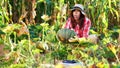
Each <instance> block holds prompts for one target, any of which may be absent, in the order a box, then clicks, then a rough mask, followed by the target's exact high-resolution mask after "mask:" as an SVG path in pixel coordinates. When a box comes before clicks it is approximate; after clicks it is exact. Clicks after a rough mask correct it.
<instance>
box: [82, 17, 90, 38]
mask: <svg viewBox="0 0 120 68" xmlns="http://www.w3.org/2000/svg"><path fill="white" fill-rule="evenodd" d="M90 27H91V21H90V20H89V19H88V18H86V19H85V24H84V30H83V37H86V38H87V37H88V35H89V31H90Z"/></svg>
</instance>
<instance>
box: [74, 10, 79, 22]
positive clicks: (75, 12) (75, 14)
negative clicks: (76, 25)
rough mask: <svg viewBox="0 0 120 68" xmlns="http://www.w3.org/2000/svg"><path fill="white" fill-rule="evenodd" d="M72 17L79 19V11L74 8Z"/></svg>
mask: <svg viewBox="0 0 120 68" xmlns="http://www.w3.org/2000/svg"><path fill="white" fill-rule="evenodd" d="M73 17H74V19H75V20H76V21H78V20H79V19H80V11H79V10H74V11H73Z"/></svg>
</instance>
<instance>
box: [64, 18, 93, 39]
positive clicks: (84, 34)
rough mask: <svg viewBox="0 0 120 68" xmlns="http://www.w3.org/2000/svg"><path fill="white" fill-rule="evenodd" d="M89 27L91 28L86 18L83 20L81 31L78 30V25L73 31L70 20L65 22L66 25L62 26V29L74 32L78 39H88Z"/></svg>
mask: <svg viewBox="0 0 120 68" xmlns="http://www.w3.org/2000/svg"><path fill="white" fill-rule="evenodd" d="M90 27H91V21H90V19H88V18H87V17H86V18H85V19H84V27H83V28H81V29H80V26H79V25H78V24H77V25H76V26H75V28H74V29H73V28H72V24H71V19H70V18H68V20H67V22H66V24H65V26H64V28H68V29H71V30H74V31H75V32H76V34H77V36H78V37H79V38H81V37H88V35H89V30H90Z"/></svg>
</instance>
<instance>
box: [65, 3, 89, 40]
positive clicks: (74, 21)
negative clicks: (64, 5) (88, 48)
mask: <svg viewBox="0 0 120 68" xmlns="http://www.w3.org/2000/svg"><path fill="white" fill-rule="evenodd" d="M90 27H91V21H90V19H88V18H87V17H86V14H85V12H84V7H83V6H82V5H81V4H75V6H73V8H72V10H71V14H70V16H69V18H68V20H67V22H66V24H65V26H64V28H68V29H71V30H74V31H75V32H76V34H77V36H78V37H79V38H82V37H85V38H87V37H88V34H89V29H90Z"/></svg>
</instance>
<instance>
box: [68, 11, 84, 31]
mask: <svg viewBox="0 0 120 68" xmlns="http://www.w3.org/2000/svg"><path fill="white" fill-rule="evenodd" d="M73 12H74V10H73V11H71V13H70V18H71V24H72V28H75V26H76V25H77V23H76V21H75V19H74V17H73ZM84 19H85V15H83V14H82V13H81V11H80V19H79V20H80V21H79V26H80V29H81V28H83V27H84Z"/></svg>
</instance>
